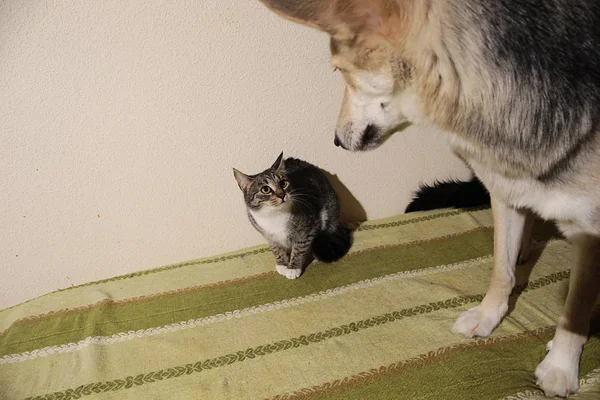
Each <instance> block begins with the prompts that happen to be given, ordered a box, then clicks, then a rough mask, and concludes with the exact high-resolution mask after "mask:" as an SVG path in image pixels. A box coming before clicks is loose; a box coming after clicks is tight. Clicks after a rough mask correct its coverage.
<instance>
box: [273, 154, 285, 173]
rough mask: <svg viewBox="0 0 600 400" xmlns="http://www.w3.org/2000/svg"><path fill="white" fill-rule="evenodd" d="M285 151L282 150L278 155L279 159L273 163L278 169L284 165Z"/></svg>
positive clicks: (274, 167)
mask: <svg viewBox="0 0 600 400" xmlns="http://www.w3.org/2000/svg"><path fill="white" fill-rule="evenodd" d="M282 161H283V151H282V152H281V154H280V155H279V157H277V161H275V162H274V163H273V165H271V168H273V169H275V170H277V169H279V168H281V166H282V165H283V162H282Z"/></svg>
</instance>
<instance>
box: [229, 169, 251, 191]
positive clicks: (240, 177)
mask: <svg viewBox="0 0 600 400" xmlns="http://www.w3.org/2000/svg"><path fill="white" fill-rule="evenodd" d="M233 176H235V180H236V181H237V183H238V186H239V187H240V189H242V190H246V188H247V187H248V186H249V185H250V184H251V183H252V178H250V177H249V176H248V175H246V174H244V173H243V172H240V171H238V170H237V169H235V168H234V169H233Z"/></svg>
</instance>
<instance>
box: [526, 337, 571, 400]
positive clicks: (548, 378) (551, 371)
mask: <svg viewBox="0 0 600 400" xmlns="http://www.w3.org/2000/svg"><path fill="white" fill-rule="evenodd" d="M550 343H552V342H550ZM550 343H548V344H549V345H550V347H551V346H552V345H551V344H550ZM570 364H571V363H569V362H566V361H565V360H562V362H560V360H556V359H555V357H554V355H553V354H552V352H550V353H548V355H547V356H546V358H544V361H542V362H541V363H540V365H538V367H537V368H536V370H535V377H536V379H537V384H538V386H539V387H540V388H541V389H542V390H543V391H544V394H545V395H546V396H548V397H554V396H560V397H567V396H569V395H570V394H573V393H575V392H577V389H579V380H578V375H579V373H578V366H577V364H575V365H570Z"/></svg>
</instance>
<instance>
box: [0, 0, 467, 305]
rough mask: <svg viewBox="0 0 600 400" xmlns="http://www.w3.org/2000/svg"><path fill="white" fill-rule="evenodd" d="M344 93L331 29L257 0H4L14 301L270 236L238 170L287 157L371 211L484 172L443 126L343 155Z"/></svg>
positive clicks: (3, 166) (0, 118) (6, 185)
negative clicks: (449, 142) (255, 223)
mask: <svg viewBox="0 0 600 400" xmlns="http://www.w3.org/2000/svg"><path fill="white" fill-rule="evenodd" d="M342 89H343V86H342V81H341V78H340V77H339V76H337V75H336V74H334V73H332V69H331V67H330V66H329V63H328V38H327V37H326V36H325V35H323V34H320V33H318V32H316V31H315V32H314V31H312V30H309V29H307V28H304V27H301V26H298V25H294V24H291V23H288V22H285V21H283V20H281V19H280V18H278V17H276V16H274V15H272V14H271V13H270V12H268V11H267V10H266V9H265V8H264V7H262V6H261V5H260V4H259V3H258V1H253V0H244V1H242V0H202V1H183V0H177V1H141V0H140V1H122V0H110V1H108V0H103V1H51V2H42V1H5V2H2V3H0V129H1V134H0V174H1V175H0V205H1V207H2V208H1V210H0V211H1V212H0V229H1V232H2V240H1V241H0V265H1V267H2V278H1V280H0V308H4V307H7V306H10V305H13V304H16V303H18V302H21V301H24V300H27V299H28V298H32V297H35V296H38V295H41V294H43V293H46V292H49V291H53V290H56V289H59V288H64V287H67V286H70V285H77V284H80V283H84V282H87V281H91V280H97V279H102V278H107V277H111V276H114V275H117V274H124V273H128V272H132V271H136V270H140V269H146V268H150V267H155V266H160V265H163V264H169V263H174V262H178V261H184V260H188V259H192V258H197V257H203V256H209V255H213V254H217V253H220V252H225V251H231V250H235V249H239V248H241V247H244V246H249V245H254V244H257V243H260V242H262V238H261V237H260V236H259V235H258V234H257V233H256V232H254V231H253V230H252V228H251V226H250V224H249V222H248V221H247V220H246V217H245V212H244V207H243V200H242V197H241V194H240V192H239V189H238V188H237V185H236V184H235V181H234V179H233V176H232V172H231V168H232V167H234V166H235V167H237V168H239V169H241V170H242V171H245V172H249V173H255V172H258V171H260V170H262V169H264V168H266V167H267V166H268V165H269V164H270V163H271V162H272V161H274V159H275V158H276V157H277V155H278V153H279V152H280V151H281V150H284V151H285V154H287V155H290V156H291V155H293V156H297V157H301V158H304V159H306V160H308V161H310V162H313V163H315V164H317V165H319V166H321V167H323V168H325V169H327V170H328V171H330V172H331V173H334V174H337V176H338V177H339V179H340V180H341V181H342V182H343V183H344V185H345V186H346V187H347V188H348V190H349V191H350V192H351V193H352V194H353V196H354V197H355V198H356V199H357V201H358V202H360V204H361V206H362V208H363V209H364V210H365V211H366V214H367V215H368V217H369V218H378V217H383V216H388V215H392V214H397V213H400V212H402V210H403V208H404V206H405V205H406V204H407V202H408V199H409V196H410V194H409V193H410V191H411V190H413V189H414V188H415V187H416V186H417V184H418V183H419V181H430V180H432V179H433V178H434V177H435V178H446V177H450V176H452V177H460V178H464V177H467V176H468V172H467V171H466V169H465V168H464V167H463V166H462V165H461V163H460V162H459V161H458V160H457V159H455V158H454V157H453V156H452V155H451V154H450V152H449V150H448V148H447V146H446V145H445V144H444V143H443V140H441V135H439V134H437V133H436V132H432V131H425V130H419V129H410V130H409V131H407V132H405V133H403V134H397V135H395V136H394V137H392V139H391V140H389V141H388V142H387V143H386V144H385V145H384V146H383V147H382V148H380V149H379V150H377V151H375V152H370V153H362V154H351V153H347V152H344V151H342V150H340V149H338V148H335V147H334V146H333V144H332V142H333V127H334V125H335V120H336V114H337V110H338V107H339V101H340V96H341V94H342Z"/></svg>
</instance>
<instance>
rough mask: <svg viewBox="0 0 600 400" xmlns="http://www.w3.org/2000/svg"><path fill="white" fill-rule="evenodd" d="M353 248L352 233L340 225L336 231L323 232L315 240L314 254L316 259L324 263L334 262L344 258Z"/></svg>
mask: <svg viewBox="0 0 600 400" xmlns="http://www.w3.org/2000/svg"><path fill="white" fill-rule="evenodd" d="M350 246H352V231H351V230H350V229H349V228H347V227H345V226H342V225H338V227H337V229H336V230H334V231H321V232H319V233H317V236H316V237H315V239H314V240H313V245H312V252H313V255H314V256H315V258H316V259H317V260H319V261H323V262H327V263H330V262H334V261H337V260H339V259H340V258H342V257H344V256H345V255H346V253H348V250H350Z"/></svg>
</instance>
